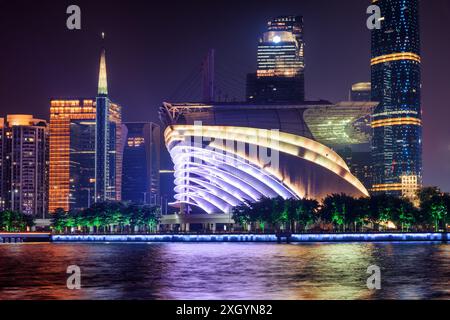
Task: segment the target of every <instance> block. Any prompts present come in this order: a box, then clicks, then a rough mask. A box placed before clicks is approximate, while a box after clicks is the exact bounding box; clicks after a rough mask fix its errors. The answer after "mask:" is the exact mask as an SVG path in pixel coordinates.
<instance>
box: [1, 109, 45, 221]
mask: <svg viewBox="0 0 450 320" xmlns="http://www.w3.org/2000/svg"><path fill="white" fill-rule="evenodd" d="M0 125H1V126H0V127H1V128H0V131H1V133H2V134H1V136H2V137H1V147H0V154H1V155H2V160H1V166H0V167H1V169H2V173H1V175H2V177H1V178H2V180H1V184H2V187H1V191H2V195H1V196H0V198H1V203H2V205H1V206H2V209H9V210H14V211H18V212H23V213H25V214H29V215H36V216H39V217H43V216H44V215H45V213H46V212H47V205H48V202H47V185H48V170H47V163H48V131H47V123H46V122H45V120H41V119H34V118H33V116H32V115H22V114H19V115H8V116H7V118H6V122H5V121H4V119H1V120H0Z"/></svg>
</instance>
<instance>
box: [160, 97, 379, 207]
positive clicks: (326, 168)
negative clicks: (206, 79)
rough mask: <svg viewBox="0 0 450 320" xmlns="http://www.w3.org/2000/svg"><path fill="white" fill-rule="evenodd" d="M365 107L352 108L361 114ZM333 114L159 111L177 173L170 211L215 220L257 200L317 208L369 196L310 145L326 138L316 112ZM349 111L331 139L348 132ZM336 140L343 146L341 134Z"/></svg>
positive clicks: (305, 108)
mask: <svg viewBox="0 0 450 320" xmlns="http://www.w3.org/2000/svg"><path fill="white" fill-rule="evenodd" d="M369 104H370V103H369ZM365 105H366V104H364V103H354V106H356V107H359V108H361V106H365ZM333 109H337V110H339V109H340V107H339V105H336V106H335V105H332V104H330V103H329V102H326V101H319V102H317V103H305V104H296V105H278V104H273V105H253V104H245V103H244V104H216V105H205V104H170V103H164V104H163V106H162V107H161V109H160V117H161V120H162V122H163V123H164V124H165V126H166V130H165V132H164V138H165V142H166V146H167V148H168V150H169V152H170V154H171V157H172V160H173V162H174V169H175V192H176V195H175V200H176V201H175V202H174V203H173V204H172V205H176V206H178V207H180V208H181V212H184V213H196V212H197V213H198V212H199V210H198V209H201V210H200V212H206V213H210V214H213V213H227V212H230V210H231V208H232V207H234V206H236V205H239V204H242V203H244V202H248V201H250V202H252V201H257V200H259V199H260V198H262V197H263V196H266V197H277V196H281V197H283V198H285V199H288V198H305V197H306V198H314V199H318V200H321V199H323V198H324V197H326V196H327V195H329V194H333V193H341V192H344V193H346V194H349V195H352V196H355V197H363V196H368V192H367V189H366V188H365V187H364V186H363V184H362V183H361V182H360V181H359V180H358V179H357V178H356V177H355V176H354V175H353V174H352V173H351V172H350V169H349V167H348V166H347V164H346V162H345V161H344V160H343V159H342V158H341V157H340V156H339V155H338V154H337V153H336V152H335V151H333V149H331V148H330V147H328V146H326V145H325V144H323V143H321V142H320V141H317V139H315V136H314V133H313V132H315V133H316V134H317V135H320V134H321V133H322V138H326V137H328V138H330V134H328V133H327V132H325V133H323V132H321V130H320V128H319V127H317V126H316V121H317V120H318V119H320V117H321V112H320V110H322V111H324V110H333ZM370 110H371V109H370V108H369V109H368V110H367V112H368V113H370ZM342 111H343V112H344V113H343V114H341V118H342V117H344V118H345V108H342ZM350 111H352V110H351V108H350ZM350 111H348V115H347V116H348V118H349V119H347V120H346V121H336V123H335V125H334V126H335V128H337V129H336V130H337V131H339V130H340V131H342V132H345V130H346V128H348V127H352V125H351V124H352V123H354V122H355V121H354V120H355V119H354V118H355V116H354V115H353V112H350ZM353 111H354V110H353ZM315 112H318V114H317V115H316V114H315ZM316 117H319V118H316ZM356 118H359V117H358V116H357V117H356ZM308 121H309V123H308ZM330 121H332V120H330ZM330 126H332V124H330ZM331 135H333V134H332V133H331ZM360 138H361V139H363V140H364V139H366V138H365V137H364V135H361V136H360ZM341 139H342V140H345V141H347V140H349V139H347V138H346V135H345V134H342V137H341ZM345 141H340V142H345Z"/></svg>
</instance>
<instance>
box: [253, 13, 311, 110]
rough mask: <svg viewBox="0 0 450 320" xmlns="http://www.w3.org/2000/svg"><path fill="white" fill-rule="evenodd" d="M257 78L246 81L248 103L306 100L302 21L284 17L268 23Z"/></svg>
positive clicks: (260, 52)
mask: <svg viewBox="0 0 450 320" xmlns="http://www.w3.org/2000/svg"><path fill="white" fill-rule="evenodd" d="M257 56H258V67H257V72H256V74H249V75H248V78H247V100H248V101H255V102H259V103H261V102H283V101H284V102H296V101H304V100H305V88H304V69H305V63H304V40H303V17H300V16H282V17H278V18H275V19H273V20H271V21H269V22H268V26H267V32H265V33H264V34H263V36H262V38H261V39H260V42H259V45H258V53H257Z"/></svg>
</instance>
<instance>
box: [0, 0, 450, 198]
mask: <svg viewBox="0 0 450 320" xmlns="http://www.w3.org/2000/svg"><path fill="white" fill-rule="evenodd" d="M71 4H76V5H78V6H80V7H81V12H82V30H80V31H69V30H68V29H67V28H66V19H67V17H68V15H67V14H66V8H67V7H68V6H69V5H71ZM369 4H370V1H368V0H345V1H343V0H295V1H283V0H270V1H267V0H266V1H262V0H259V1H256V0H240V1H234V0H209V1H203V0H184V1H181V0H180V1H160V2H159V3H157V2H156V1H136V0H135V1H133V0H126V1H125V0H123V1H111V0H108V1H106V0H89V1H79V0H72V1H61V0H58V1H15V3H12V1H5V0H0V40H1V46H0V70H1V72H0V116H4V115H6V114H8V113H30V114H34V115H35V116H37V117H41V118H45V119H48V117H49V100H50V99H51V98H53V97H55V98H56V97H57V98H73V97H94V96H95V94H96V86H97V76H98V63H99V54H100V48H101V46H102V42H101V38H100V34H101V32H102V31H104V32H105V33H106V42H105V46H106V48H107V64H108V80H109V92H110V96H111V98H112V100H113V101H115V102H117V103H119V104H121V105H122V106H123V112H124V120H125V121H143V120H153V121H158V120H157V109H158V107H159V106H160V105H161V102H162V101H175V100H193V99H196V98H198V97H199V95H200V88H199V85H200V81H199V79H200V75H199V72H200V65H201V61H202V59H203V57H204V56H205V54H206V52H207V50H208V49H209V48H215V49H216V52H217V53H216V68H217V83H218V88H219V90H221V92H222V98H224V97H225V96H228V98H229V99H232V98H236V99H238V100H241V99H243V97H244V91H245V74H246V73H249V72H252V71H255V69H256V46H257V41H258V38H259V36H260V34H261V33H262V32H264V30H265V27H266V21H267V20H268V19H270V18H271V17H274V16H278V15H287V14H300V15H303V16H304V21H305V40H306V91H307V98H308V99H311V100H314V99H319V98H321V99H327V100H330V101H334V102H336V101H339V100H345V99H347V96H348V90H349V88H350V87H351V84H352V83H355V82H360V81H368V80H370V67H369V61H370V32H369V30H368V29H367V28H366V19H367V15H366V13H365V11H366V8H367V6H368V5H369ZM449 21H450V1H448V0H422V5H421V28H422V62H423V63H422V83H423V90H422V109H423V118H424V182H425V184H427V185H438V186H440V187H442V189H443V190H445V191H450V125H449V122H450V121H449V120H450V102H449V101H450V99H449V97H448V95H449V92H450V78H449V73H450V59H449V58H450V36H449V35H450V22H449Z"/></svg>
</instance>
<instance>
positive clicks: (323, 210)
mask: <svg viewBox="0 0 450 320" xmlns="http://www.w3.org/2000/svg"><path fill="white" fill-rule="evenodd" d="M418 200H419V201H420V206H419V207H416V206H414V205H413V203H412V202H411V201H410V200H408V199H405V198H398V197H394V196H389V195H386V194H381V195H376V196H372V197H370V198H353V197H350V196H348V195H345V194H333V195H330V196H328V197H326V198H325V199H324V200H323V202H322V203H321V204H320V203H319V202H318V201H316V200H311V199H287V200H286V199H283V198H281V197H278V198H272V199H271V198H262V199H261V200H260V201H258V202H255V203H245V204H243V205H240V206H237V207H235V208H233V210H232V216H233V219H234V221H235V222H237V223H239V224H240V225H241V226H242V227H243V229H244V230H245V231H261V232H266V231H271V232H273V231H279V230H285V231H291V232H306V231H324V230H327V231H332V230H333V231H337V232H362V231H383V230H387V229H396V230H399V231H429V230H433V231H439V230H444V229H446V227H447V224H448V223H449V218H450V215H449V214H448V212H449V210H450V195H449V194H445V193H441V192H440V191H439V190H438V189H437V188H424V189H422V190H421V191H420V192H419V193H418Z"/></svg>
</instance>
